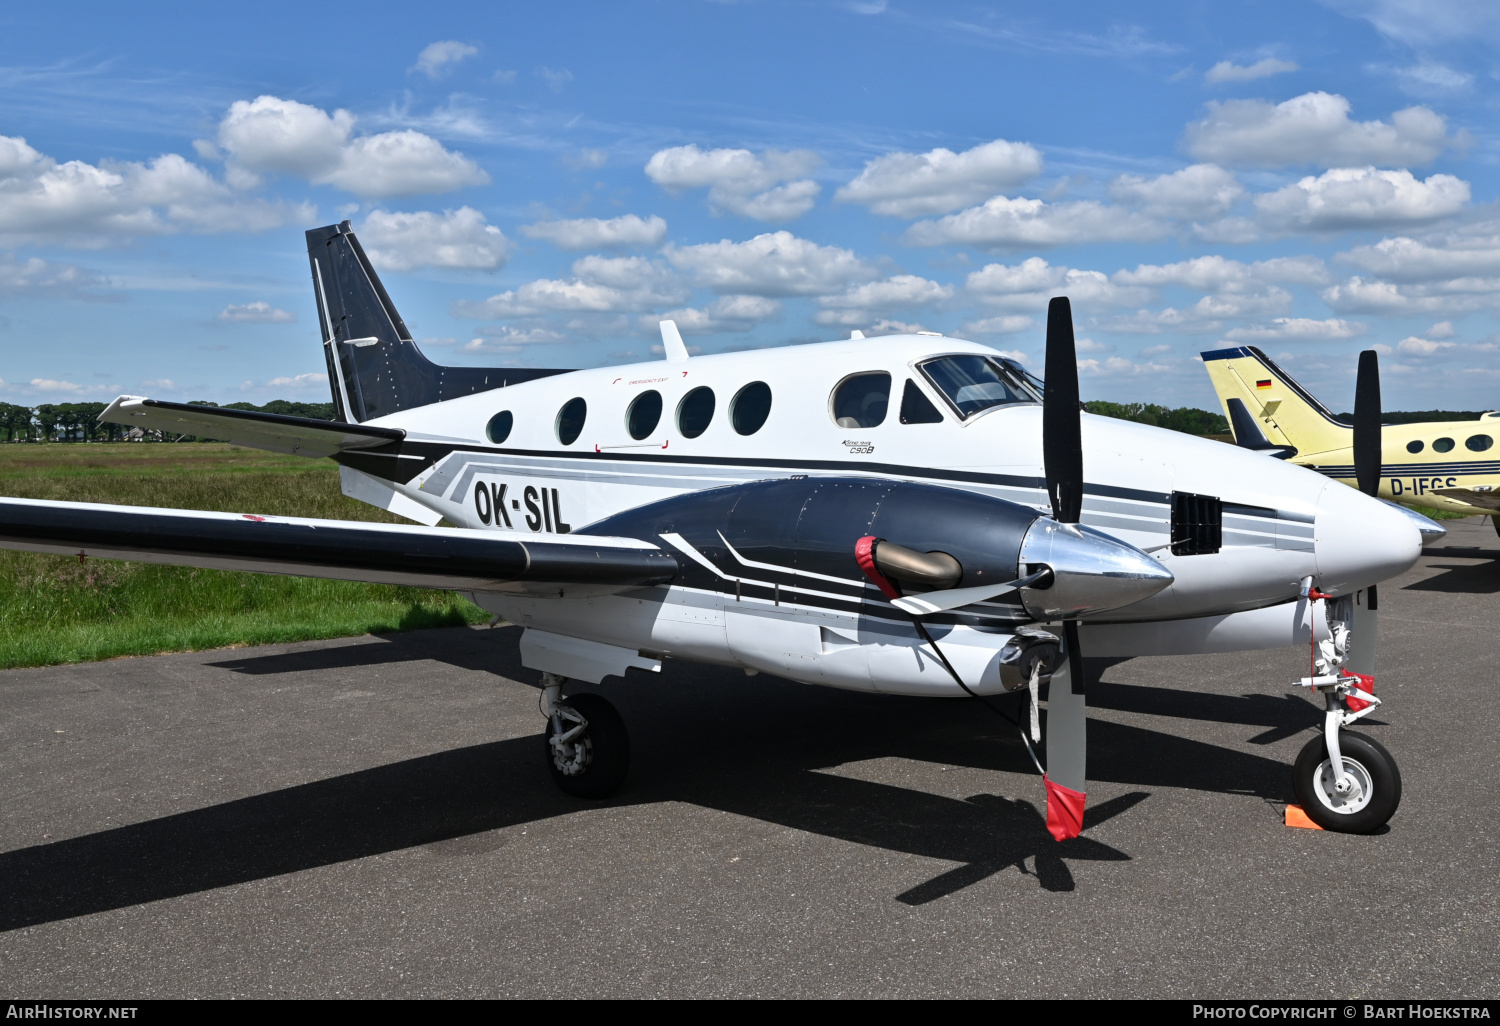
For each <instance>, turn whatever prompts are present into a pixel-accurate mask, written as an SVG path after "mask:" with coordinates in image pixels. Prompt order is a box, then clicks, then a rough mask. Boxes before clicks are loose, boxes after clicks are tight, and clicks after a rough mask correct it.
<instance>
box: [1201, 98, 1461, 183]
mask: <svg viewBox="0 0 1500 1026" xmlns="http://www.w3.org/2000/svg"><path fill="white" fill-rule="evenodd" d="M1349 110H1350V106H1349V101H1348V100H1346V99H1345V98H1344V97H1342V96H1338V95H1336V94H1333V93H1324V92H1315V93H1304V94H1303V95H1301V96H1296V97H1293V98H1292V99H1290V100H1286V101H1284V102H1282V103H1276V104H1273V103H1271V102H1270V101H1269V100H1225V101H1222V102H1211V103H1209V105H1208V115H1207V116H1206V117H1204V118H1203V119H1202V120H1201V121H1194V122H1192V123H1191V124H1189V125H1188V126H1187V134H1186V144H1187V150H1188V152H1189V153H1191V154H1192V155H1193V156H1195V157H1197V158H1198V159H1199V160H1206V161H1212V162H1213V163H1215V164H1226V165H1231V166H1245V167H1285V166H1287V165H1296V164H1316V165H1320V166H1322V167H1353V166H1358V165H1363V164H1385V165H1391V164H1400V165H1408V164H1427V163H1430V162H1432V161H1433V160H1435V159H1436V158H1437V156H1438V154H1439V153H1441V152H1443V148H1444V147H1445V146H1446V145H1447V142H1448V135H1447V133H1448V123H1447V121H1446V120H1445V119H1444V118H1443V117H1442V115H1440V114H1436V113H1434V112H1433V111H1432V110H1430V109H1429V108H1427V107H1408V108H1406V109H1405V110H1398V111H1396V112H1395V113H1394V114H1392V115H1391V120H1390V121H1389V122H1384V121H1352V120H1350V118H1349Z"/></svg>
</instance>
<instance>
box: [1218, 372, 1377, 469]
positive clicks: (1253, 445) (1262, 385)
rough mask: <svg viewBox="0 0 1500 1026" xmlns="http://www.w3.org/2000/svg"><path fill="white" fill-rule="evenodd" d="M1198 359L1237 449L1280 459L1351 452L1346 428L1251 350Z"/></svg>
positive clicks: (1347, 427) (1285, 374) (1312, 397)
mask: <svg viewBox="0 0 1500 1026" xmlns="http://www.w3.org/2000/svg"><path fill="white" fill-rule="evenodd" d="M1200 355H1201V356H1202V358H1203V365H1204V367H1205V368H1207V370H1208V377H1209V380H1210V381H1212V382H1213V386H1214V391H1215V392H1217V393H1218V396H1219V402H1220V403H1222V404H1223V406H1224V415H1225V416H1226V417H1228V418H1229V424H1230V427H1231V428H1232V429H1233V431H1234V438H1235V443H1236V444H1237V445H1240V446H1242V447H1244V448H1246V449H1258V450H1266V451H1268V452H1270V453H1271V454H1272V455H1276V456H1279V457H1281V458H1282V459H1286V458H1288V457H1292V456H1300V457H1307V456H1311V455H1314V454H1316V453H1322V452H1328V451H1329V450H1334V449H1347V448H1348V447H1349V444H1350V437H1351V430H1352V429H1351V428H1350V427H1349V425H1348V424H1345V423H1342V422H1341V421H1339V420H1338V419H1337V418H1335V417H1334V415H1333V414H1332V413H1331V412H1329V410H1328V407H1326V406H1324V405H1323V404H1322V403H1321V402H1319V401H1318V400H1317V399H1316V398H1315V397H1314V396H1313V395H1312V393H1310V392H1308V391H1307V389H1305V388H1303V387H1302V386H1301V385H1299V384H1298V383H1297V382H1296V381H1294V380H1293V379H1292V377H1291V375H1289V374H1287V372H1286V371H1284V370H1282V369H1281V368H1280V367H1278V366H1277V365H1276V363H1275V362H1274V361H1273V360H1272V359H1271V358H1270V357H1269V356H1267V355H1266V354H1265V353H1263V352H1261V351H1260V350H1259V349H1257V348H1256V347H1255V346H1240V347H1237V348H1234V349H1216V350H1213V351H1211V352H1207V353H1202V354H1200Z"/></svg>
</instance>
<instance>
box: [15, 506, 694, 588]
mask: <svg viewBox="0 0 1500 1026" xmlns="http://www.w3.org/2000/svg"><path fill="white" fill-rule="evenodd" d="M0 548H6V549H21V550H25V551H30V552H49V553H56V554H61V555H69V556H79V557H84V558H86V557H89V556H94V557H98V558H101V559H128V560H134V561H137V562H144V563H169V564H174V565H179V566H197V567H208V568H211V569H216V570H249V571H254V572H257V573H272V574H291V575H294V576H300V577H326V578H332V579H335V580H345V581H369V582H372V583H376V584H407V585H414V586H416V587H422V588H443V589H458V590H475V591H508V592H523V593H533V594H539V593H542V590H541V589H548V588H550V587H551V586H555V585H574V586H577V585H602V586H606V587H607V588H617V589H623V588H628V587H634V586H643V585H652V584H661V583H664V582H666V581H670V580H671V579H672V578H673V577H675V576H676V574H677V562H676V560H675V559H673V558H672V557H671V556H670V555H668V554H666V553H664V552H662V551H661V550H660V549H658V548H656V547H655V546H653V545H652V544H650V543H649V542H644V541H639V540H637V539H634V538H607V537H598V536H591V535H566V536H558V537H555V538H553V537H549V538H547V539H546V540H542V541H538V540H533V539H530V538H527V539H525V540H519V539H515V538H509V537H506V536H504V535H500V534H497V533H496V532H492V531H474V530H468V529H464V528H451V529H448V528H433V527H416V526H408V525H405V524H369V523H360V522H358V521H347V520H307V519H300V518H292V517H261V516H255V515H253V514H238V513H207V512H198V511H195V510H182V509H154V508H151V507H145V506H108V505H100V504H95V503H84V502H48V501H43V500H34V499H10V498H0Z"/></svg>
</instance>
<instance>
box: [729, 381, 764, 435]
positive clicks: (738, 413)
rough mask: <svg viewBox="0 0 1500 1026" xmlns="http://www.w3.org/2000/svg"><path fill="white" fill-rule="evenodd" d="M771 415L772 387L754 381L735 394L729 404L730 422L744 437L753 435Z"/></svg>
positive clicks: (762, 382)
mask: <svg viewBox="0 0 1500 1026" xmlns="http://www.w3.org/2000/svg"><path fill="white" fill-rule="evenodd" d="M770 415H771V386H770V385H768V384H766V383H765V382H764V381H752V382H750V384H748V385H746V386H745V387H744V388H742V389H740V390H739V391H738V392H736V393H735V396H734V399H733V400H732V401H731V402H730V403H729V422H730V423H731V424H733V425H734V429H735V430H736V431H738V432H739V433H740V434H742V435H753V434H755V432H757V431H759V430H760V429H761V425H763V424H764V423H765V422H766V418H767V417H769V416H770Z"/></svg>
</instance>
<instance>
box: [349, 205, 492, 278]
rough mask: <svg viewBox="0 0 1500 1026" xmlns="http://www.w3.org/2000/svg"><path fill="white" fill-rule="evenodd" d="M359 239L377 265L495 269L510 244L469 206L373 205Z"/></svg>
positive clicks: (402, 268) (383, 267)
mask: <svg viewBox="0 0 1500 1026" xmlns="http://www.w3.org/2000/svg"><path fill="white" fill-rule="evenodd" d="M359 235H360V244H361V245H362V246H364V248H365V252H366V253H368V254H369V256H370V260H371V262H372V263H374V264H375V266H376V267H377V268H379V269H381V270H389V271H409V270H411V269H412V268H413V267H453V268H464V269H473V270H481V271H493V270H495V269H496V268H499V267H504V266H505V261H506V258H507V257H508V256H509V254H510V245H509V242H508V241H507V240H506V238H505V235H504V233H503V232H501V231H500V229H499V228H496V227H495V226H494V225H492V224H486V223H485V219H484V215H483V214H481V213H480V212H479V211H477V210H475V209H473V208H472V207H459V208H458V209H457V210H445V211H443V212H442V213H441V214H439V213H437V212H435V211H431V210H418V211H413V212H410V213H400V212H396V213H391V212H387V211H384V210H375V211H371V212H370V215H369V216H368V217H366V218H365V221H364V224H362V225H361V226H360V229H359Z"/></svg>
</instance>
